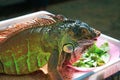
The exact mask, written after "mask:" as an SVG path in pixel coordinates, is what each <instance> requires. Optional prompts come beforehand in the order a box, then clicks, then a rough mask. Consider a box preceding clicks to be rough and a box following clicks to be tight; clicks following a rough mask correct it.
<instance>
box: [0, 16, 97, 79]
mask: <svg viewBox="0 0 120 80" xmlns="http://www.w3.org/2000/svg"><path fill="white" fill-rule="evenodd" d="M46 16H48V15H46ZM51 18H52V19H45V18H36V19H34V20H32V21H28V22H23V23H19V24H15V25H13V27H10V28H8V29H6V30H4V31H1V32H0V36H2V37H3V38H2V39H1V41H0V73H5V74H16V75H21V74H28V73H31V72H34V71H36V70H39V68H41V67H43V66H44V65H45V64H47V63H48V74H49V75H50V76H51V78H52V79H53V80H62V77H61V76H60V74H59V71H58V68H59V67H60V66H61V65H62V62H63V61H64V59H63V58H64V57H61V52H62V50H63V49H62V48H63V45H64V44H69V43H71V44H72V46H74V47H76V46H78V44H77V41H78V40H82V39H93V38H95V37H98V35H99V34H98V32H97V33H96V32H95V30H94V29H93V28H90V27H89V26H88V25H87V26H86V24H85V23H82V22H80V21H74V20H68V19H65V18H63V17H61V16H51ZM83 29H85V30H87V31H86V32H87V33H84V32H83V31H82V30H83ZM88 31H89V32H88Z"/></svg>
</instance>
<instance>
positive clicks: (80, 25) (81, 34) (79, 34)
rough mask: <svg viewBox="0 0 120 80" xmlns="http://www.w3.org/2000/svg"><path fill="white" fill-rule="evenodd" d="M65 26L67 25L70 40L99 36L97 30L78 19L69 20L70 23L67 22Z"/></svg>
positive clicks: (89, 38)
mask: <svg viewBox="0 0 120 80" xmlns="http://www.w3.org/2000/svg"><path fill="white" fill-rule="evenodd" d="M68 22H70V21H68ZM66 23H67V22H66ZM66 26H67V27H68V30H67V33H68V35H69V36H70V37H71V39H72V40H75V41H81V40H91V39H96V38H97V37H98V36H100V32H99V31H97V30H95V29H93V28H92V27H90V26H89V25H88V24H86V23H84V22H81V21H79V20H75V21H71V23H68V24H67V25H66Z"/></svg>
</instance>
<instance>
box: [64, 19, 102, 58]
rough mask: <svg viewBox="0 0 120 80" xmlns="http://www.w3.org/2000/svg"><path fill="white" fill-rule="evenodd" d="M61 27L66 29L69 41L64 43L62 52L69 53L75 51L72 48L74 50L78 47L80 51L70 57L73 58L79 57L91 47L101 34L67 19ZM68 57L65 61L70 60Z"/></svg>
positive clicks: (78, 22)
mask: <svg viewBox="0 0 120 80" xmlns="http://www.w3.org/2000/svg"><path fill="white" fill-rule="evenodd" d="M63 27H64V28H65V29H66V34H67V35H68V37H69V39H70V42H68V43H66V44H65V45H64V47H63V50H64V52H66V53H71V51H74V50H75V49H73V48H76V47H78V46H79V47H80V49H79V50H78V51H79V52H78V51H77V52H78V53H75V54H73V55H72V56H74V57H75V56H80V54H79V53H83V52H84V51H85V49H87V48H88V47H89V46H90V45H92V44H93V43H94V41H95V40H96V39H97V37H99V36H100V34H101V33H100V31H98V30H95V29H94V28H92V27H90V26H89V25H88V24H86V23H84V22H81V21H79V20H68V19H67V20H65V24H64V26H63ZM68 37H67V38H68ZM68 41H69V40H68ZM66 42H67V41H66ZM66 47H67V48H66ZM70 49H71V50H70ZM68 55H69V54H68ZM69 57H71V56H69ZM69 57H68V56H67V58H66V59H67V60H68V59H70V58H69Z"/></svg>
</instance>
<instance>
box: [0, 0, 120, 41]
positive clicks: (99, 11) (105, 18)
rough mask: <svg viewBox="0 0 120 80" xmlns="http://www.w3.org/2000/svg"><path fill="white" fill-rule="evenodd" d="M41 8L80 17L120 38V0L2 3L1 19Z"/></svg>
mask: <svg viewBox="0 0 120 80" xmlns="http://www.w3.org/2000/svg"><path fill="white" fill-rule="evenodd" d="M10 1H12V0H10ZM4 3H5V2H4ZM4 3H3V4H4ZM0 4H2V3H0ZM40 10H46V11H49V12H51V13H54V14H63V15H65V16H66V17H69V18H72V19H80V20H81V21H84V22H86V23H88V24H89V25H91V26H92V27H94V28H96V29H98V30H100V31H101V32H102V33H103V34H106V35H109V36H111V37H114V38H116V39H119V40H120V0H38V1H37V0H24V1H22V2H17V3H14V4H9V5H0V20H5V19H9V18H13V17H17V16H21V15H24V14H28V13H32V12H36V11H40Z"/></svg>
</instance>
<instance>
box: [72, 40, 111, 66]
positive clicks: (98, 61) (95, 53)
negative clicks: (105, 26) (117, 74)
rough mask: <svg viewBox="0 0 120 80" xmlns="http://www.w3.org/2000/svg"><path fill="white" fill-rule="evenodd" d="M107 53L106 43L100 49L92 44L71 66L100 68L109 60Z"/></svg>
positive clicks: (107, 46)
mask: <svg viewBox="0 0 120 80" xmlns="http://www.w3.org/2000/svg"><path fill="white" fill-rule="evenodd" d="M108 51H109V45H108V42H105V43H103V44H102V45H101V46H100V47H98V46H97V45H96V44H95V43H94V44H93V45H92V46H91V47H90V48H89V49H88V50H87V51H86V52H85V53H84V54H83V55H82V58H80V59H79V60H78V61H76V62H75V63H74V64H73V66H77V67H87V68H90V67H98V66H102V65H104V64H105V63H107V61H108V60H109V58H110V54H109V53H108Z"/></svg>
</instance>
